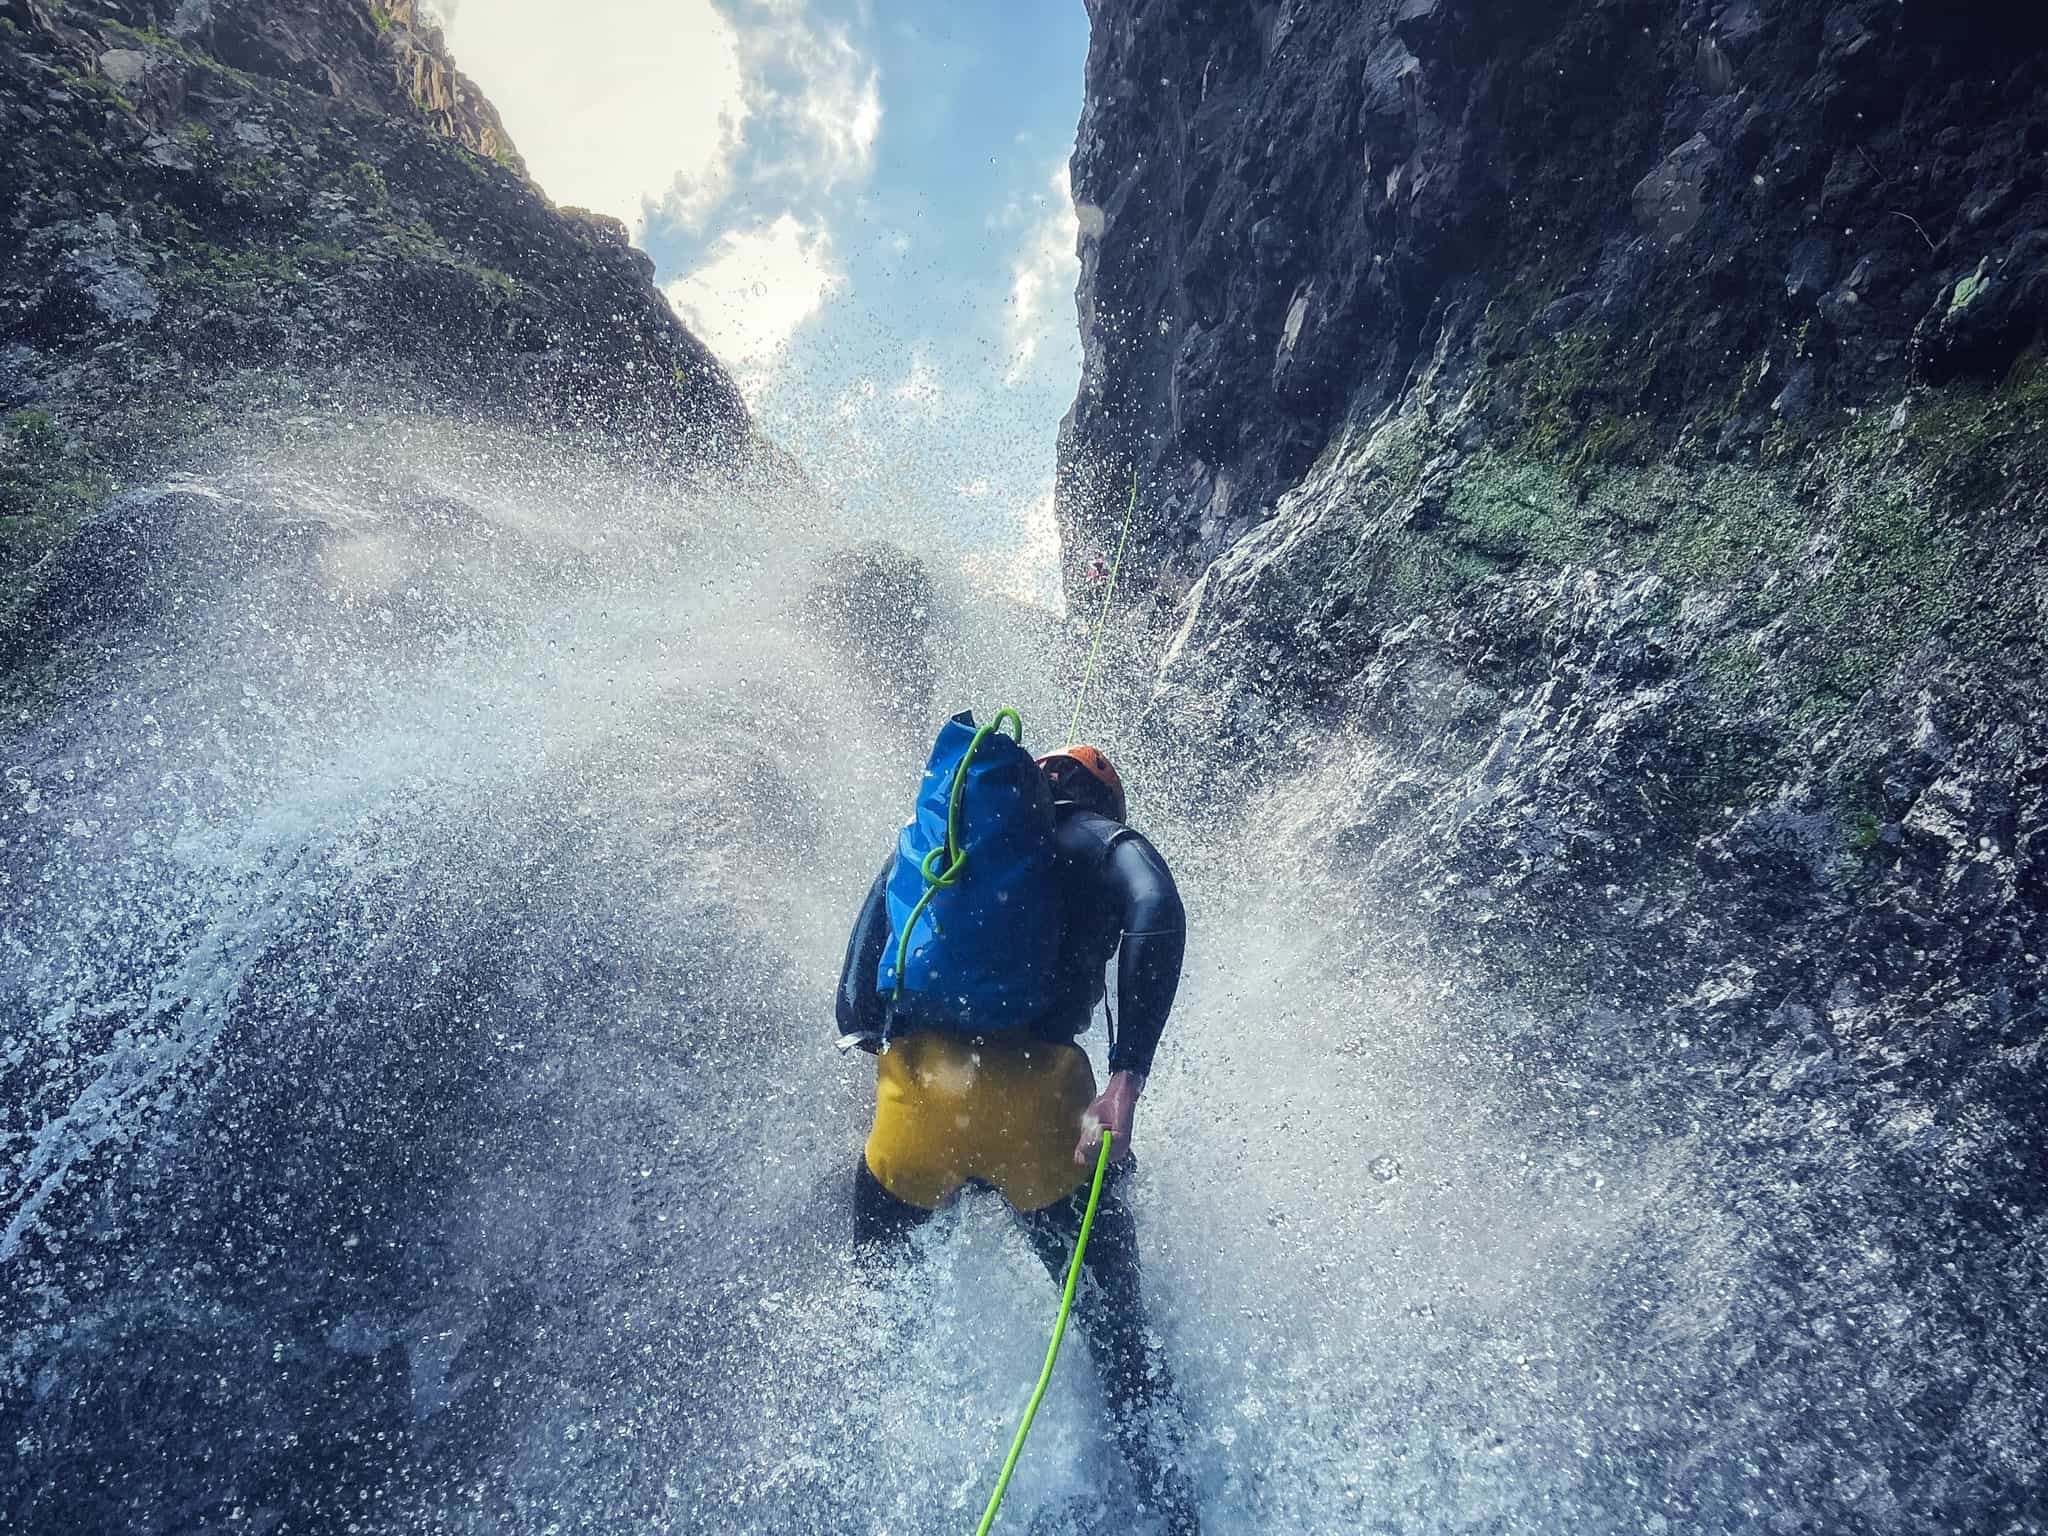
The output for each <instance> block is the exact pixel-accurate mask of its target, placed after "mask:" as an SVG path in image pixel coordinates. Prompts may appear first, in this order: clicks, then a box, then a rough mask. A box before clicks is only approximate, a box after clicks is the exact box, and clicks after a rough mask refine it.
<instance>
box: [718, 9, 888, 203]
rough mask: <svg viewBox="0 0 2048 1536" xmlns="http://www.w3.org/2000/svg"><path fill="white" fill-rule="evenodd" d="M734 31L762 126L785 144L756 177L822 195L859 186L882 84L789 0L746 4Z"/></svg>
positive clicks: (856, 54)
mask: <svg viewBox="0 0 2048 1536" xmlns="http://www.w3.org/2000/svg"><path fill="white" fill-rule="evenodd" d="M752 14H753V16H754V17H757V18H759V19H758V21H750V22H749V23H748V24H747V25H746V26H744V27H743V28H742V31H741V34H740V35H741V43H742V47H743V48H744V50H745V56H746V62H747V73H748V75H749V77H750V85H751V90H750V94H749V100H750V101H751V103H752V104H753V106H754V108H755V110H756V112H757V113H758V114H759V116H760V118H761V119H762V121H764V122H769V123H774V124H776V125H777V126H778V127H780V128H781V129H783V130H784V131H785V132H786V133H787V135H788V142H787V143H786V144H783V145H779V146H777V147H776V149H775V150H774V151H773V152H774V153H776V154H778V156H779V158H778V159H776V160H775V161H773V162H772V163H770V164H769V165H767V166H765V167H764V168H763V174H764V175H769V176H780V177H783V178H785V179H788V180H793V181H795V182H797V183H799V184H801V185H802V186H804V187H806V188H808V189H810V190H813V191H830V190H831V189H832V188H834V187H836V186H839V185H841V184H842V183H846V182H858V181H862V180H865V179H866V177H867V174H868V172H869V171H871V170H872V169H873V168H874V161H875V140H876V139H877V138H879V137H880V136H881V131H882V77H881V72H880V71H879V70H877V69H876V68H875V67H874V66H873V65H871V64H869V63H868V62H867V60H866V59H865V58H864V57H863V56H862V54H861V52H860V50H859V49H858V48H856V47H855V46H854V45H853V40H852V39H851V38H850V37H848V36H847V34H846V32H845V30H844V29H843V28H836V27H834V28H818V27H813V26H812V25H811V24H810V23H809V22H808V21H807V20H806V19H805V17H804V14H803V6H802V5H801V4H800V3H791V0H754V4H753V7H752Z"/></svg>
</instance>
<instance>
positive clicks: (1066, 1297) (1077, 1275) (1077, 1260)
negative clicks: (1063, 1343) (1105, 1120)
mask: <svg viewBox="0 0 2048 1536" xmlns="http://www.w3.org/2000/svg"><path fill="white" fill-rule="evenodd" d="M1115 1140H1116V1137H1115V1136H1113V1135H1111V1134H1110V1133H1109V1132H1108V1131H1104V1132H1103V1133H1102V1150H1101V1151H1100V1152H1099V1153H1097V1154H1096V1157H1095V1183H1094V1185H1093V1187H1091V1188H1090V1189H1089V1191H1088V1209H1087V1211H1086V1212H1085V1213H1083V1215H1082V1217H1081V1236H1080V1238H1079V1239H1078V1240H1077V1241H1076V1242H1075V1244H1074V1261H1073V1262H1072V1263H1071V1264H1069V1265H1068V1266H1067V1289H1066V1292H1065V1294H1063V1295H1062V1296H1061V1297H1060V1315H1059V1319H1058V1321H1056V1322H1055V1323H1054V1324H1053V1325H1052V1343H1050V1344H1048V1345H1047V1346H1046V1350H1045V1365H1044V1368H1043V1369H1041V1370H1040V1371H1039V1373H1038V1385H1037V1386H1036V1387H1034V1388H1033V1389H1032V1392H1031V1401H1030V1403H1029V1404H1028V1405H1027V1406H1026V1407H1025V1409H1024V1422H1023V1423H1022V1424H1019V1425H1018V1426H1017V1438H1016V1439H1014V1440H1012V1441H1011V1442H1010V1454H1009V1456H1008V1457H1007V1458H1006V1459H1005V1460H1004V1462H1003V1475H1002V1476H1001V1477H999V1478H997V1479H996V1491H995V1492H994V1493H992V1494H990V1495H989V1497H988V1508H987V1509H985V1510H983V1511H982V1515H981V1524H980V1525H978V1526H976V1527H975V1529H974V1536H988V1531H989V1527H990V1526H992V1525H994V1524H995V1523H996V1511H997V1510H999V1509H1001V1508H1002V1507H1003V1495H1004V1494H1005V1493H1007V1492H1008V1491H1009V1487H1010V1474H1011V1473H1012V1472H1014V1471H1016V1470H1017V1458H1018V1457H1019V1456H1021V1455H1023V1454H1024V1437H1025V1436H1026V1435H1028V1434H1030V1433H1031V1421H1032V1420H1033V1419H1035V1418H1037V1417H1038V1405H1039V1403H1040V1402H1042V1401H1043V1400H1044V1398H1045V1389H1046V1386H1047V1384H1048V1383H1050V1382H1051V1380H1052V1363H1053V1361H1055V1360H1057V1359H1058V1358H1059V1355H1060V1340H1061V1339H1062V1338H1064V1337H1066V1332H1067V1314H1068V1313H1070V1312H1072V1311H1073V1310H1074V1288H1075V1286H1076V1285H1078V1284H1079V1283H1080V1280H1081V1255H1082V1254H1084V1253H1086V1252H1087V1251H1088V1233H1089V1230H1090V1229H1091V1228H1092V1227H1093V1226H1094V1225H1095V1208H1096V1207H1097V1206H1098V1205H1100V1204H1101V1203H1102V1176H1103V1175H1104V1174H1105V1173H1107V1172H1109V1144H1110V1143H1111V1142H1113V1141H1115Z"/></svg>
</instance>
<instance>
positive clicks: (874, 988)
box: [834, 860, 894, 1050]
mask: <svg viewBox="0 0 2048 1536" xmlns="http://www.w3.org/2000/svg"><path fill="white" fill-rule="evenodd" d="M893 863H894V860H891V861H890V863H888V864H884V865H883V866H882V872H881V873H880V874H878V875H876V876H875V883H874V884H873V885H871V886H869V887H868V895H867V900H866V901H864V902H862V903H861V908H860V916H859V917H857V918H855V919H854V923H853V932H852V934H851V935H850V936H849V937H848V938H847V941H846V963H845V965H844V966H842V967H841V968H840V972H839V997H838V1005H837V1007H836V1009H835V1010H834V1011H835V1012H836V1013H837V1015H838V1019H839V1035H840V1038H841V1039H844V1038H845V1037H847V1036H848V1035H858V1036H862V1037H863V1038H862V1040H861V1047H862V1049H864V1050H873V1049H875V1047H876V1046H877V1045H879V1044H880V1043H881V1039H882V1026H883V1025H884V1024H885V1023H886V1022H887V1010H886V1008H885V1006H884V1004H883V1000H882V990H881V985H880V982H879V980H878V973H879V971H880V968H881V964H882V949H883V947H884V946H885V945H887V944H888V942H889V904H888V900H887V892H888V888H889V870H890V868H891V866H892V865H893ZM871 1042H872V1043H871Z"/></svg>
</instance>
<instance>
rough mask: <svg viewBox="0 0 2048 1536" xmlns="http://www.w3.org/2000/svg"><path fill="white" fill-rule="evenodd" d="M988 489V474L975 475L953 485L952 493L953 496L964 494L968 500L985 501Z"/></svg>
mask: <svg viewBox="0 0 2048 1536" xmlns="http://www.w3.org/2000/svg"><path fill="white" fill-rule="evenodd" d="M989 490H990V486H989V483H988V476H986V475H976V476H975V477H974V478H973V479H972V480H969V481H967V482H966V483H965V484H964V485H956V486H954V487H953V494H954V495H955V496H964V497H966V498H967V499H968V500H969V501H986V500H988V493H989Z"/></svg>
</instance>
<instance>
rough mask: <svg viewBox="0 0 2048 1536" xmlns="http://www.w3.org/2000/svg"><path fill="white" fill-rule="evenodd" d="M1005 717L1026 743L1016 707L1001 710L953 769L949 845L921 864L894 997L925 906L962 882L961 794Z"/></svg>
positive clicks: (899, 950) (900, 941) (899, 949)
mask: <svg viewBox="0 0 2048 1536" xmlns="http://www.w3.org/2000/svg"><path fill="white" fill-rule="evenodd" d="M1005 720H1007V721H1009V722H1010V726H1011V734H1012V735H1013V736H1015V737H1016V738H1017V745H1018V746H1020V747H1021V746H1023V745H1024V720H1023V717H1022V716H1020V715H1019V714H1018V713H1017V711H1015V710H1014V709H999V710H997V711H996V717H995V719H993V720H991V721H989V723H988V724H987V725H984V726H983V727H982V728H981V729H980V730H978V731H976V732H975V733H974V740H972V741H970V742H969V743H967V750H966V752H965V753H963V754H962V755H961V758H960V766H959V767H957V768H955V769H954V770H953V793H952V797H951V798H950V799H949V800H947V802H946V846H945V847H943V848H934V849H933V850H932V851H931V852H930V853H928V854H926V855H925V856H924V863H923V864H921V865H919V866H918V867H919V870H920V871H921V872H922V874H923V875H924V895H923V896H921V897H919V898H918V902H917V905H916V906H914V907H912V908H911V909H910V919H909V921H908V922H906V923H904V925H903V932H902V934H901V935H899V936H898V938H897V940H896V987H895V990H894V991H893V992H891V993H890V996H891V997H892V998H900V997H901V996H903V975H904V970H905V968H906V967H907V966H908V965H909V963H910V962H909V957H910V935H911V934H912V933H913V932H914V931H916V928H917V920H918V919H919V918H920V917H922V916H924V909H925V908H926V907H928V906H930V905H931V903H932V898H933V897H934V896H936V895H938V894H939V892H941V891H943V890H944V889H945V888H946V887H947V886H949V885H957V884H959V883H960V871H961V870H963V869H965V868H966V867H967V850H966V849H964V848H962V847H961V846H960V797H961V796H962V795H963V794H965V793H966V791H967V765H968V764H969V763H971V762H973V761H974V754H975V753H976V752H979V751H980V750H981V744H982V743H983V742H984V741H986V740H987V739H988V736H989V733H990V732H992V731H997V730H1000V729H1001V728H1002V724H1003V722H1004V721H1005ZM942 856H943V857H944V858H945V859H946V860H947V864H946V867H945V868H944V869H943V870H941V871H939V872H938V873H937V874H933V873H932V866H933V865H934V864H936V863H938V861H939V859H940V858H941V857H942ZM932 932H933V933H937V932H938V920H937V919H936V918H935V919H933V921H932Z"/></svg>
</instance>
